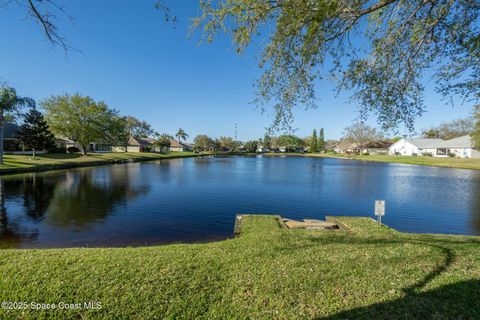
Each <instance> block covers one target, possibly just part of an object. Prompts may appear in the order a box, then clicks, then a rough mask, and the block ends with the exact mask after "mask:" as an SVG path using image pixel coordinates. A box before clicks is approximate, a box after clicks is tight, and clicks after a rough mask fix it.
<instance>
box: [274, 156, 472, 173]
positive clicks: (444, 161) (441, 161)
mask: <svg viewBox="0 0 480 320" xmlns="http://www.w3.org/2000/svg"><path fill="white" fill-rule="evenodd" d="M266 155H282V154H281V153H268V154H266ZM283 155H284V154H283ZM287 155H296V156H306V157H320V158H342V159H352V160H363V161H375V162H392V163H404V164H416V165H424V166H437V167H449V168H461V169H476V170H480V159H477V158H475V159H461V158H434V157H409V156H389V155H350V156H347V155H343V154H333V153H319V154H312V153H304V154H299V153H289V154H287Z"/></svg>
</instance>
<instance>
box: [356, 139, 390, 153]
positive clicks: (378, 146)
mask: <svg viewBox="0 0 480 320" xmlns="http://www.w3.org/2000/svg"><path fill="white" fill-rule="evenodd" d="M391 145H392V142H390V141H373V142H370V143H367V144H366V145H365V146H364V147H363V148H362V149H360V148H358V147H355V148H354V149H353V152H354V153H360V152H361V153H363V154H367V153H368V154H388V153H389V147H390V146H391Z"/></svg>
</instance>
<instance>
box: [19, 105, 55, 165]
mask: <svg viewBox="0 0 480 320" xmlns="http://www.w3.org/2000/svg"><path fill="white" fill-rule="evenodd" d="M17 138H18V140H19V142H20V144H21V145H22V146H23V147H24V148H25V149H28V150H32V158H33V159H35V156H36V152H37V151H43V150H52V149H54V148H55V136H54V135H53V133H52V132H51V131H50V130H49V128H48V124H47V121H45V118H44V117H43V114H42V113H41V112H39V111H38V110H35V109H31V110H29V111H28V112H27V113H26V114H25V115H24V116H23V123H22V125H21V126H20V130H19V132H18V135H17Z"/></svg>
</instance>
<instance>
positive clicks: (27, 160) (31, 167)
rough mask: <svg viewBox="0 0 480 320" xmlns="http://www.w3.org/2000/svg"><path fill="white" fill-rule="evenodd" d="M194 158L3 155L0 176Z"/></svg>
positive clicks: (180, 154) (168, 155)
mask: <svg viewBox="0 0 480 320" xmlns="http://www.w3.org/2000/svg"><path fill="white" fill-rule="evenodd" d="M201 155H205V154H201ZM196 156H200V154H195V153H193V152H169V153H132V152H130V153H126V152H108V153H89V154H88V155H86V156H83V155H81V154H41V155H37V157H36V159H35V160H33V159H31V156H30V155H11V154H7V155H4V165H2V166H0V175H5V174H14V173H24V172H38V171H49V170H58V169H69V168H77V167H87V166H98V165H106V164H115V163H127V162H140V161H150V160H159V159H174V158H184V157H196Z"/></svg>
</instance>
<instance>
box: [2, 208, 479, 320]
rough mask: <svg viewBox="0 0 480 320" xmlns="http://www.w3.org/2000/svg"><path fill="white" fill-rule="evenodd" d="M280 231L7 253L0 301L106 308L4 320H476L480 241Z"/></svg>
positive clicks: (258, 228)
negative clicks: (145, 244)
mask: <svg viewBox="0 0 480 320" xmlns="http://www.w3.org/2000/svg"><path fill="white" fill-rule="evenodd" d="M338 219H339V220H340V221H342V222H343V223H345V224H346V225H347V226H349V227H350V228H351V229H350V230H337V231H313V230H289V229H281V228H280V227H279V224H278V223H277V220H275V219H274V218H273V217H268V216H257V217H246V218H244V223H243V225H242V234H241V235H240V237H238V238H235V239H231V240H226V241H221V242H214V243H208V244H184V245H183V244H178V245H168V246H156V247H141V248H116V249H94V248H90V249H48V250H18V249H10V250H1V251H0V274H1V275H2V276H1V277H0V288H1V290H0V298H1V299H0V300H1V301H26V302H29V303H30V302H32V301H34V302H37V303H59V302H69V303H78V302H85V301H94V302H100V303H101V305H102V308H101V309H99V310H69V311H65V310H54V311H51V310H50V311H38V310H32V309H30V308H28V309H26V310H22V311H19V310H8V311H7V310H5V309H3V310H0V318H2V319H17V318H21V319H31V318H56V319H68V318H70V319H163V318H169V319H195V318H200V319H479V318H480V238H479V237H463V236H440V235H418V234H404V233H399V232H396V231H394V230H392V229H389V228H387V227H383V226H378V225H376V224H375V223H374V222H373V221H372V220H371V219H369V218H348V217H343V218H338Z"/></svg>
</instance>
